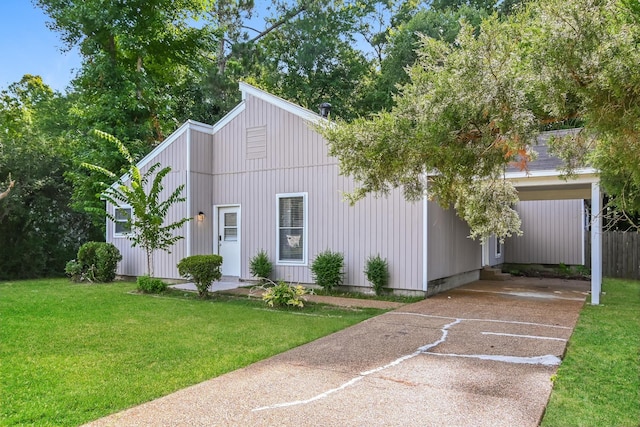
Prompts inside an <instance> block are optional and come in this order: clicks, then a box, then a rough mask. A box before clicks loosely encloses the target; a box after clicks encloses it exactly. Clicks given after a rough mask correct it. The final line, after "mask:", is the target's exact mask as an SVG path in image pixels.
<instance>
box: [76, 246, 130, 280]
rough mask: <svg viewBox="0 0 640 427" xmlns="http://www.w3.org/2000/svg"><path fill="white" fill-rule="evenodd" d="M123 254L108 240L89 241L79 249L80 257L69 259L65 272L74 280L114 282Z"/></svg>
mask: <svg viewBox="0 0 640 427" xmlns="http://www.w3.org/2000/svg"><path fill="white" fill-rule="evenodd" d="M120 260H122V255H121V254H120V251H119V250H118V248H116V247H115V246H114V245H113V244H111V243H106V242H87V243H85V244H84V245H82V246H80V249H78V257H77V259H75V260H72V261H69V262H68V263H67V265H66V267H65V272H66V273H67V274H68V275H69V276H70V277H71V280H74V281H83V280H87V281H89V282H113V279H115V278H116V268H117V266H118V262H119V261H120Z"/></svg>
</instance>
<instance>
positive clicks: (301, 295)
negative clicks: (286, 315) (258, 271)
mask: <svg viewBox="0 0 640 427" xmlns="http://www.w3.org/2000/svg"><path fill="white" fill-rule="evenodd" d="M268 282H270V283H271V284H272V285H273V286H270V287H265V286H258V287H256V288H255V289H262V290H265V291H264V293H263V294H262V300H263V301H265V302H266V303H267V305H268V306H269V307H298V308H302V307H304V301H306V298H305V295H307V294H310V293H312V291H311V290H310V289H307V288H305V287H304V286H302V285H295V286H294V285H291V284H288V283H286V282H284V281H282V280H281V281H279V282H278V283H277V284H276V283H274V282H272V281H271V280H269V281H268Z"/></svg>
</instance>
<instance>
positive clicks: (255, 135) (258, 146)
mask: <svg viewBox="0 0 640 427" xmlns="http://www.w3.org/2000/svg"><path fill="white" fill-rule="evenodd" d="M266 157H267V127H266V126H256V127H252V128H247V160H254V159H264V158H266Z"/></svg>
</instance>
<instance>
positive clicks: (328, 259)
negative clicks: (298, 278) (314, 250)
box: [311, 250, 344, 291]
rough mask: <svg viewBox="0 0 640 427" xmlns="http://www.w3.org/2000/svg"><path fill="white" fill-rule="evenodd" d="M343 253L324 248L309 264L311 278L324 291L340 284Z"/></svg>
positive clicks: (342, 276) (342, 277) (342, 273)
mask: <svg viewBox="0 0 640 427" xmlns="http://www.w3.org/2000/svg"><path fill="white" fill-rule="evenodd" d="M343 268H344V255H343V254H342V253H340V252H331V251H330V250H326V251H324V252H320V253H319V254H318V255H317V256H316V258H315V259H314V260H313V263H312V264H311V273H312V276H313V280H314V281H315V282H316V283H317V284H318V286H320V287H322V288H323V289H324V290H325V291H328V290H331V289H333V288H335V287H336V286H340V285H342V281H343V279H344V272H343V271H342V269H343Z"/></svg>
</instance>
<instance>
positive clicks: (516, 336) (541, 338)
mask: <svg viewBox="0 0 640 427" xmlns="http://www.w3.org/2000/svg"><path fill="white" fill-rule="evenodd" d="M482 335H500V336H503V337H515V338H532V339H536V340H554V341H564V342H567V340H566V339H564V338H556V337H541V336H538V335H518V334H504V333H501V332H483V333H482Z"/></svg>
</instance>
